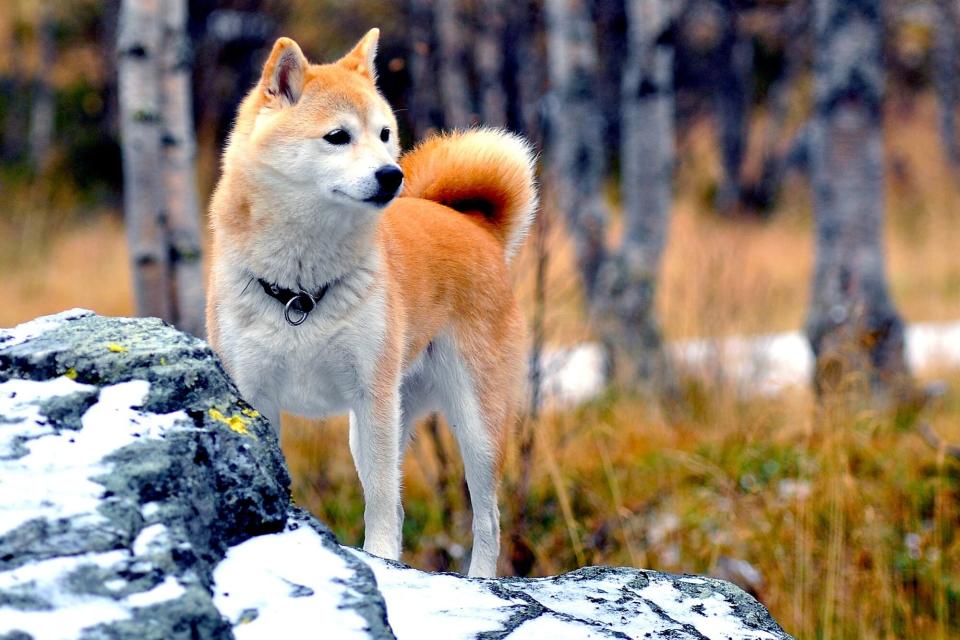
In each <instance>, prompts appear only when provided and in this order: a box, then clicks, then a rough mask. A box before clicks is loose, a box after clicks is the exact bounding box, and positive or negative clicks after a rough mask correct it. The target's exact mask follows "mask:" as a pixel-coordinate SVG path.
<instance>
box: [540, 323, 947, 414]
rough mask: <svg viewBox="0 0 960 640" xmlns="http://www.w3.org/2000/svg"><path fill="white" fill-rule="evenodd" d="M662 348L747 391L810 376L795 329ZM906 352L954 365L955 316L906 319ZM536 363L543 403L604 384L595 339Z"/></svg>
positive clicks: (807, 352) (809, 359)
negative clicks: (946, 319) (945, 319)
mask: <svg viewBox="0 0 960 640" xmlns="http://www.w3.org/2000/svg"><path fill="white" fill-rule="evenodd" d="M666 348H667V350H668V351H669V353H670V354H671V356H673V358H674V359H675V360H676V361H677V362H678V363H680V364H681V365H682V366H683V367H684V368H685V369H686V370H687V371H689V372H691V373H693V374H695V375H699V376H701V377H704V378H713V379H716V378H720V379H725V380H729V381H731V382H733V383H734V384H736V385H737V387H738V388H739V389H741V390H742V391H743V392H744V393H746V394H748V395H774V394H777V393H780V392H781V391H784V390H785V389H787V388H789V387H794V386H804V385H808V384H810V381H811V380H812V379H813V366H814V358H813V352H812V351H811V349H810V343H809V341H808V340H807V338H806V336H804V335H803V334H802V333H801V332H799V331H788V332H784V333H771V334H764V335H756V336H732V337H728V338H701V339H695V340H682V341H678V342H672V343H670V344H668V345H667V347H666ZM906 355H907V362H908V363H909V365H910V368H911V369H912V370H913V371H914V372H918V373H919V372H924V371H936V370H938V369H956V368H960V322H942V323H918V324H912V325H909V326H908V327H907V328H906ZM540 363H541V364H540V366H541V370H542V372H543V383H542V385H543V398H544V403H545V404H547V405H550V404H555V405H558V406H574V405H577V404H580V403H582V402H585V401H587V400H590V399H592V398H595V397H596V396H598V395H599V394H600V393H601V391H602V390H603V388H604V386H605V384H606V360H605V358H604V355H603V349H602V347H601V346H600V345H599V344H597V343H590V342H586V343H582V344H579V345H577V346H574V347H569V348H564V349H545V350H544V352H543V355H542V356H541V360H540Z"/></svg>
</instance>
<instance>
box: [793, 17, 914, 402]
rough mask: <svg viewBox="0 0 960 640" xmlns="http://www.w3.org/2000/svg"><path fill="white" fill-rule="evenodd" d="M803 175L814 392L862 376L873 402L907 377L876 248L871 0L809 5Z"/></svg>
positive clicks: (877, 103) (877, 166)
mask: <svg viewBox="0 0 960 640" xmlns="http://www.w3.org/2000/svg"><path fill="white" fill-rule="evenodd" d="M814 17H815V23H816V47H815V49H816V58H815V61H814V95H815V104H814V117H813V121H812V123H811V169H812V184H813V204H814V213H815V216H816V232H817V256H816V267H815V276H814V282H813V292H812V296H811V298H812V301H811V308H810V313H809V316H808V319H807V335H808V336H809V338H810V342H811V345H812V347H813V351H814V353H815V355H816V359H817V367H816V374H815V382H816V385H817V389H818V390H819V391H821V392H825V391H832V390H835V389H838V388H843V387H847V386H848V385H849V384H850V383H852V382H856V381H858V380H863V381H865V382H866V383H867V386H868V388H869V389H870V390H871V391H872V392H874V395H876V396H877V397H878V398H884V397H887V398H889V397H890V396H889V392H890V391H899V390H901V389H903V387H902V386H901V385H902V383H903V381H904V380H905V378H906V376H907V373H908V372H907V365H906V360H905V356H904V335H903V334H904V330H903V322H902V321H901V319H900V316H899V315H898V314H897V311H896V309H895V308H894V306H893V302H892V301H891V299H890V294H889V291H888V287H887V279H886V273H885V257H884V251H883V220H884V206H883V138H882V133H881V110H882V102H883V81H884V80H883V67H882V42H881V37H882V32H883V18H882V13H881V3H880V0H860V1H859V2H857V3H855V5H853V6H851V5H848V4H847V3H844V2H841V1H840V0H816V4H815V14H814Z"/></svg>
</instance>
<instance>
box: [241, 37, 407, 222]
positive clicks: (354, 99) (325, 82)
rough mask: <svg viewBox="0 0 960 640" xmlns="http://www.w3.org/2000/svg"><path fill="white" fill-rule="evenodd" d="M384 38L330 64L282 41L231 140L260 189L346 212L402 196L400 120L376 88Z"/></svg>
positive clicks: (375, 206) (372, 39) (245, 104)
mask: <svg viewBox="0 0 960 640" xmlns="http://www.w3.org/2000/svg"><path fill="white" fill-rule="evenodd" d="M379 34H380V31H379V30H378V29H371V30H370V31H369V32H368V33H367V35H365V36H364V37H363V38H362V39H361V40H360V42H358V43H357V45H356V46H355V47H354V48H353V50H351V51H350V53H348V54H347V55H346V56H344V57H343V58H341V59H340V60H338V61H336V62H334V63H331V64H323V65H314V64H310V63H309V62H307V59H306V57H304V55H303V52H302V51H301V50H300V47H299V46H298V45H297V43H296V42H294V41H293V40H291V39H289V38H280V39H279V40H277V42H276V44H274V46H273V51H271V53H270V56H269V57H268V58H267V61H266V63H265V64H264V66H263V74H262V75H261V77H260V81H259V82H258V83H257V86H256V87H254V88H253V90H252V91H251V92H250V94H249V95H248V96H247V97H246V99H245V100H244V102H243V104H242V105H241V108H240V112H239V114H238V117H237V124H236V128H235V130H234V133H233V136H232V141H231V146H235V145H237V143H239V146H241V147H242V152H241V153H242V156H243V162H244V164H245V165H247V168H248V170H250V171H254V172H255V173H256V178H257V181H258V182H259V183H261V184H266V185H270V187H271V188H277V189H279V190H283V191H287V190H289V192H290V193H291V194H297V195H296V197H298V198H300V197H304V196H306V197H310V198H311V199H312V200H314V201H321V202H323V201H329V202H331V204H334V205H335V206H338V207H341V208H361V209H379V208H381V207H383V206H384V205H386V204H387V203H388V202H390V201H391V200H392V199H393V198H394V196H396V195H397V193H398V192H399V191H400V186H401V183H402V181H403V173H402V172H401V170H400V167H399V166H398V165H397V157H398V155H399V151H400V150H399V145H398V141H397V121H396V119H395V118H394V115H393V112H392V111H391V109H390V105H388V104H387V102H386V100H384V99H383V97H382V96H381V95H380V93H379V92H378V91H377V87H376V69H375V67H374V58H375V56H376V51H377V40H378V38H379Z"/></svg>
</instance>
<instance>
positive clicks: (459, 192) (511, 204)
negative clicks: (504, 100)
mask: <svg viewBox="0 0 960 640" xmlns="http://www.w3.org/2000/svg"><path fill="white" fill-rule="evenodd" d="M534 164H535V157H534V153H533V149H532V148H531V147H530V145H529V144H528V143H527V142H526V141H525V140H524V139H523V138H521V137H519V136H516V135H513V134H512V133H509V132H507V131H503V130H501V129H469V130H466V131H458V132H454V133H447V134H442V135H436V136H432V137H430V138H427V139H426V140H424V141H423V142H421V143H420V144H419V145H418V146H417V147H416V148H414V149H413V150H412V151H410V152H409V153H407V154H405V155H404V156H403V157H402V158H401V159H400V165H401V166H402V167H403V174H404V185H405V186H404V190H403V195H404V196H407V197H411V198H423V199H425V200H433V201H434V202H439V203H440V204H443V205H445V206H448V207H450V208H451V209H455V210H457V211H460V212H462V213H464V214H466V215H471V216H476V217H478V218H479V219H481V220H482V221H483V222H484V223H485V224H486V226H487V227H488V228H489V229H490V232H491V233H493V234H494V235H495V236H496V237H497V239H498V240H500V242H501V243H502V244H503V247H504V253H505V255H506V258H507V260H510V258H512V257H513V255H514V254H515V253H516V252H517V250H518V249H519V248H520V245H521V244H522V243H523V239H524V238H525V237H526V235H527V231H528V230H529V229H530V224H531V223H532V222H533V216H534V214H535V213H536V209H537V186H536V182H535V180H534Z"/></svg>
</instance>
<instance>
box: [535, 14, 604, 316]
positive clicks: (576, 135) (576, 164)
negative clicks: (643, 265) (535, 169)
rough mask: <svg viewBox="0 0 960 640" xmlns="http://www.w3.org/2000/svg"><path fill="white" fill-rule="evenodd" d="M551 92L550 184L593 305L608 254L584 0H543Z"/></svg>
mask: <svg viewBox="0 0 960 640" xmlns="http://www.w3.org/2000/svg"><path fill="white" fill-rule="evenodd" d="M544 9H545V16H546V31H547V66H548V72H549V76H550V85H551V96H550V98H549V101H550V106H549V108H548V110H549V115H548V125H547V126H548V132H547V136H546V137H547V141H546V143H547V147H548V158H549V160H550V165H551V167H550V173H551V183H552V188H553V190H554V191H555V193H556V201H557V204H558V208H559V210H560V211H561V212H562V214H563V217H564V220H565V222H566V226H567V229H568V231H569V232H570V234H571V236H572V237H573V242H574V246H575V248H576V253H577V263H578V265H579V268H580V273H581V278H582V281H583V286H584V291H585V293H586V297H587V300H588V301H589V302H590V304H591V306H592V305H593V303H594V300H595V296H596V294H597V275H598V273H599V271H600V266H601V265H602V264H603V261H604V259H605V256H606V249H605V246H604V242H605V233H606V232H605V227H606V222H607V217H608V213H607V205H606V203H605V201H604V198H603V192H602V186H603V177H604V169H605V167H604V146H603V145H604V142H603V132H604V126H603V125H604V123H603V117H602V116H601V114H600V110H599V108H598V106H597V103H596V100H595V98H594V86H593V84H594V81H595V78H596V74H597V53H596V42H595V36H594V33H593V24H592V22H591V20H590V16H589V12H588V11H587V6H586V3H585V1H584V0H546V1H545V2H544Z"/></svg>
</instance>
